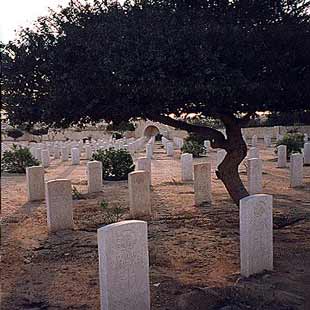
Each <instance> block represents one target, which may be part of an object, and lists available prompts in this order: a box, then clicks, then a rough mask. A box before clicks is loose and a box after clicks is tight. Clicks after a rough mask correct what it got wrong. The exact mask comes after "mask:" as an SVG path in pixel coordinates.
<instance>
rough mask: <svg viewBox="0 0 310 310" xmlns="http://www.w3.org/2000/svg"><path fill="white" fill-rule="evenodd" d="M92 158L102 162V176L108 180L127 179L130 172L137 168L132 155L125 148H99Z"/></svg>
mask: <svg viewBox="0 0 310 310" xmlns="http://www.w3.org/2000/svg"><path fill="white" fill-rule="evenodd" d="M92 159H93V160H98V161H101V162H102V176H103V179H104V180H108V181H121V180H127V179H128V173H130V172H132V171H134V169H135V165H134V163H133V160H132V157H131V155H130V154H129V152H128V151H127V150H124V149H120V150H115V149H113V148H110V149H108V150H98V151H97V152H95V153H94V154H93V156H92Z"/></svg>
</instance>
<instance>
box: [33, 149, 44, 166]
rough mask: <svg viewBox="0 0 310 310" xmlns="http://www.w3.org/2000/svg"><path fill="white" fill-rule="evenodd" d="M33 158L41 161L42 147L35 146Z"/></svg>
mask: <svg viewBox="0 0 310 310" xmlns="http://www.w3.org/2000/svg"><path fill="white" fill-rule="evenodd" d="M35 158H36V159H37V160H38V161H39V162H40V163H41V162H42V149H41V148H36V152H35Z"/></svg>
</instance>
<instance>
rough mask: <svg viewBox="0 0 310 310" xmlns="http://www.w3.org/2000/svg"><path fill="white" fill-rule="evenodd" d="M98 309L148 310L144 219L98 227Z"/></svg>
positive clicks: (148, 288)
mask: <svg viewBox="0 0 310 310" xmlns="http://www.w3.org/2000/svg"><path fill="white" fill-rule="evenodd" d="M98 252H99V278H100V301H101V310H150V286H149V285H150V284H149V282H150V280H149V254H148V240H147V223H146V222H143V221H123V222H119V223H114V224H110V225H107V226H104V227H102V228H100V229H98Z"/></svg>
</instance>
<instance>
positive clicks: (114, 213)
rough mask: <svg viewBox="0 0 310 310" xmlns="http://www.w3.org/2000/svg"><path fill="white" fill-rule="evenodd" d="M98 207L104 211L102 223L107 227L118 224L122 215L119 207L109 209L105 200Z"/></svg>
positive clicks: (122, 211)
mask: <svg viewBox="0 0 310 310" xmlns="http://www.w3.org/2000/svg"><path fill="white" fill-rule="evenodd" d="M99 207H100V208H101V210H103V211H104V223H105V224H107V225H108V224H112V223H116V222H118V221H119V220H120V219H121V217H122V215H123V213H124V210H123V209H122V208H121V207H120V206H116V207H113V208H109V204H108V203H107V202H106V201H105V200H103V201H101V203H100V204H99Z"/></svg>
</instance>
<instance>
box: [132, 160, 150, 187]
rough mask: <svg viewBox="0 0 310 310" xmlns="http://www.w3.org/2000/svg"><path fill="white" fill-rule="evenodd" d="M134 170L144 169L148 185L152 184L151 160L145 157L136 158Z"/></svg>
mask: <svg viewBox="0 0 310 310" xmlns="http://www.w3.org/2000/svg"><path fill="white" fill-rule="evenodd" d="M136 170H144V171H146V172H148V174H149V181H150V185H151V184H152V161H151V160H150V159H148V158H146V157H140V158H138V159H137V164H136Z"/></svg>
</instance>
